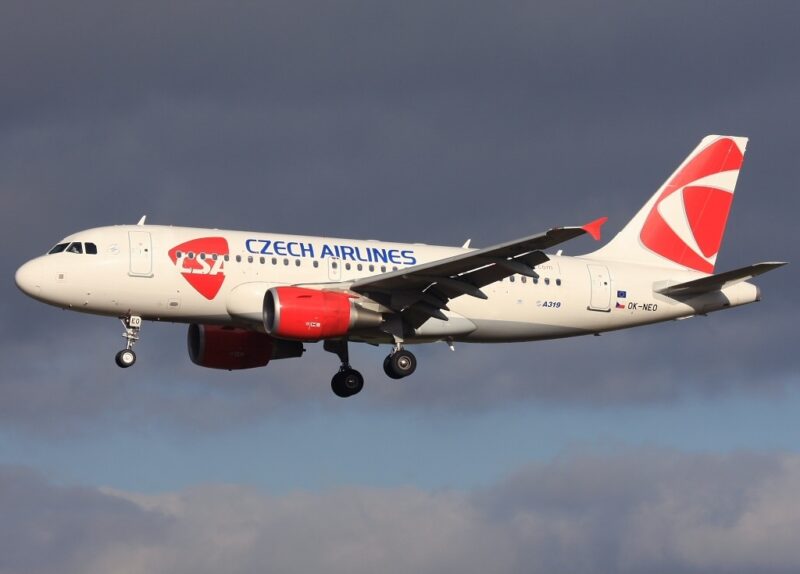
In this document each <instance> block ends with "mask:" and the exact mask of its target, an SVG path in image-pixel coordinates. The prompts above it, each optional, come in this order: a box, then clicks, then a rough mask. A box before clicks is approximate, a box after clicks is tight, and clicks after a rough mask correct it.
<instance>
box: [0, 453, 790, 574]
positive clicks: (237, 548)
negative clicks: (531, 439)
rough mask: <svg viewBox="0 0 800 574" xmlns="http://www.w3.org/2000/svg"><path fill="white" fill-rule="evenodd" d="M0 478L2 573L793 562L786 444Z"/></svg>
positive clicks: (721, 566) (604, 568)
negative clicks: (458, 476) (137, 475)
mask: <svg viewBox="0 0 800 574" xmlns="http://www.w3.org/2000/svg"><path fill="white" fill-rule="evenodd" d="M0 487H1V488H0V503H1V504H0V505H1V506H2V507H3V509H4V516H3V520H2V524H3V526H2V529H3V531H4V532H5V533H12V535H11V536H10V537H5V538H2V539H0V540H2V541H0V572H21V571H25V572H42V573H46V572H59V573H69V572H85V573H94V572H97V573H101V572H102V573H103V574H116V573H125V574H138V573H143V572H163V573H184V572H185V573H190V572H191V573H192V574H202V573H205V572H209V573H217V572H231V573H249V572H259V573H261V572H276V573H278V572H280V573H283V572H298V573H301V572H320V571H325V572H329V573H333V574H336V573H338V572H341V573H359V572H365V573H366V572H370V573H372V572H378V571H379V572H385V573H387V574H391V573H393V572H398V573H400V572H403V573H405V572H410V571H413V572H496V573H506V572H508V573H513V572H526V573H536V572H546V573H550V574H552V573H558V572H573V573H574V572H587V573H591V572H630V573H636V572H648V573H650V572H672V573H681V572H697V571H702V572H753V571H758V572H796V571H798V570H799V569H800V547H799V546H798V545H797V544H796V533H797V532H798V531H800V502H798V500H800V456H798V455H795V454H745V453H740V454H732V455H726V456H711V455H686V454H680V453H676V452H672V451H658V452H645V451H629V452H625V453H621V454H617V455H611V456H606V457H599V456H591V455H573V456H568V457H564V458H561V459H557V460H556V461H554V462H550V463H537V464H534V465H531V466H529V467H527V468H525V469H522V470H520V471H518V472H517V473H515V474H514V475H513V476H510V477H508V478H507V479H506V480H503V481H501V482H499V483H498V484H495V485H493V486H490V487H487V488H484V489H480V490H476V491H472V492H460V491H449V490H443V491H431V492H428V491H423V490H420V489H417V488H411V487H408V488H385V489H378V488H361V487H359V488H355V487H347V488H339V489H334V490H329V491H324V492H319V493H312V492H293V493H289V494H286V495H280V496H274V495H267V494H264V493H262V492H260V491H259V490H257V489H254V488H249V487H241V486H225V485H206V486H199V487H194V488H189V489H187V490H184V491H180V492H175V493H166V494H155V495H145V494H139V493H130V492H119V491H109V490H106V489H86V488H72V487H63V486H57V485H54V484H52V483H48V482H46V481H44V480H42V479H41V478H40V477H38V476H35V475H32V474H30V473H28V472H21V471H18V470H14V469H8V468H3V469H2V472H0ZM12 497H13V498H12ZM54 517H55V520H54V519H53V518H54ZM12 545H13V548H12V547H11V546H12Z"/></svg>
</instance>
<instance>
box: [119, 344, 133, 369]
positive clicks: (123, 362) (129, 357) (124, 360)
mask: <svg viewBox="0 0 800 574" xmlns="http://www.w3.org/2000/svg"><path fill="white" fill-rule="evenodd" d="M114 360H115V361H116V362H117V366H119V367H121V368H123V369H127V368H128V367H130V366H131V365H133V364H134V363H135V362H136V353H134V352H133V350H132V349H122V350H121V351H120V352H119V353H117V356H116V357H114Z"/></svg>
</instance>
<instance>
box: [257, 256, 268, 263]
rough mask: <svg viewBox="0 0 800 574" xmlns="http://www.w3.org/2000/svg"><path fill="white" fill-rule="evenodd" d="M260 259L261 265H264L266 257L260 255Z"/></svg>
mask: <svg viewBox="0 0 800 574" xmlns="http://www.w3.org/2000/svg"><path fill="white" fill-rule="evenodd" d="M258 260H259V261H260V262H261V265H264V263H266V262H267V260H266V258H264V257H259V258H258Z"/></svg>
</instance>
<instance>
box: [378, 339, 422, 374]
mask: <svg viewBox="0 0 800 574" xmlns="http://www.w3.org/2000/svg"><path fill="white" fill-rule="evenodd" d="M416 369H417V358H416V357H415V356H414V353H412V352H411V351H406V350H405V349H403V348H402V347H401V346H400V345H398V346H397V347H396V348H395V350H394V351H392V352H391V353H390V354H389V355H387V356H386V358H385V359H384V360H383V371H384V372H385V373H386V375H387V376H389V377H390V378H392V379H402V378H404V377H407V376H409V375H410V374H412V373H413V372H414V371H415V370H416Z"/></svg>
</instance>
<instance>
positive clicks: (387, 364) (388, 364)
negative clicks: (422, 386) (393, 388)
mask: <svg viewBox="0 0 800 574" xmlns="http://www.w3.org/2000/svg"><path fill="white" fill-rule="evenodd" d="M383 372H384V373H386V376H387V377H389V378H390V379H395V380H398V379H402V378H403V377H402V376H400V375H398V374H397V373H395V372H394V369H393V368H392V356H391V355H386V358H385V359H384V360H383Z"/></svg>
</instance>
